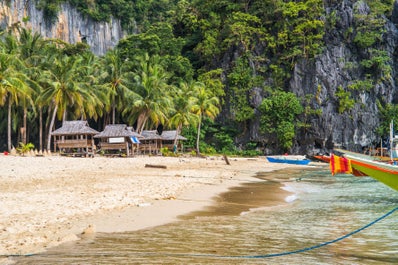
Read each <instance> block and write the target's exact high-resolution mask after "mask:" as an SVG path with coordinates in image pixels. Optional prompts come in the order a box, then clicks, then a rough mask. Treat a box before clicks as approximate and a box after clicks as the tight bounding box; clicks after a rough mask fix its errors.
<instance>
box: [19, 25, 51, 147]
mask: <svg viewBox="0 0 398 265" xmlns="http://www.w3.org/2000/svg"><path fill="white" fill-rule="evenodd" d="M18 36H19V38H18V55H19V58H20V60H21V61H22V62H23V64H24V66H25V67H24V68H23V69H22V70H23V72H24V73H25V75H26V76H27V77H28V79H27V85H28V86H29V87H30V89H31V90H32V95H27V96H24V97H22V98H21V104H22V108H23V125H22V128H23V130H22V143H23V144H26V141H27V136H26V135H27V114H28V108H29V107H32V110H33V111H34V112H36V111H35V104H34V100H35V98H34V95H35V94H39V93H40V90H41V87H40V85H39V80H40V76H41V74H40V65H41V62H42V60H43V56H42V55H43V50H44V48H45V44H46V41H44V40H43V38H42V37H41V35H40V34H39V33H32V31H31V30H28V29H25V28H18ZM41 141H42V137H41V127H40V148H42V142H41Z"/></svg>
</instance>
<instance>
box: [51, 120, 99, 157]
mask: <svg viewBox="0 0 398 265" xmlns="http://www.w3.org/2000/svg"><path fill="white" fill-rule="evenodd" d="M97 133H98V131H96V130H94V129H92V128H90V126H88V123H87V121H82V120H80V121H64V122H63V123H62V126H61V127H60V128H58V129H56V130H55V131H53V132H51V135H52V136H54V138H55V140H54V152H56V149H57V148H58V149H59V150H63V151H65V152H66V153H73V154H77V153H80V154H84V155H86V156H87V155H93V154H94V151H95V148H94V141H93V136H94V135H96V134H97Z"/></svg>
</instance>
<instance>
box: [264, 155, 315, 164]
mask: <svg viewBox="0 0 398 265" xmlns="http://www.w3.org/2000/svg"><path fill="white" fill-rule="evenodd" d="M267 160H268V162H271V163H285V164H293V165H308V164H309V163H310V162H311V160H309V159H293V158H289V157H288V156H286V157H270V156H267Z"/></svg>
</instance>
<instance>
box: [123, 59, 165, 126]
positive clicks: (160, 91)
mask: <svg viewBox="0 0 398 265" xmlns="http://www.w3.org/2000/svg"><path fill="white" fill-rule="evenodd" d="M138 60H139V61H140V64H139V68H138V69H137V70H136V75H135V78H134V81H135V83H134V87H133V90H134V94H132V97H131V98H130V100H131V103H130V104H127V105H126V108H125V111H124V112H123V113H124V114H127V115H129V119H130V120H131V121H133V120H136V121H137V132H138V133H141V132H142V131H143V130H144V128H145V126H146V124H147V122H148V121H150V122H152V124H154V125H159V124H165V123H166V121H167V116H168V113H169V112H170V110H171V108H172V100H171V96H170V90H172V87H171V86H170V85H168V84H167V81H168V78H169V76H168V74H167V73H166V72H165V71H164V69H163V68H162V66H161V65H160V63H159V57H157V56H156V57H153V58H149V56H148V55H145V56H143V57H139V58H138Z"/></svg>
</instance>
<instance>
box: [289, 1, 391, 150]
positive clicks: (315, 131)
mask: <svg viewBox="0 0 398 265" xmlns="http://www.w3.org/2000/svg"><path fill="white" fill-rule="evenodd" d="M331 2H333V1H331ZM337 2H339V3H335V4H332V5H330V6H328V7H327V9H326V10H327V11H329V12H332V11H334V12H335V14H336V17H337V19H336V21H337V23H336V25H335V27H334V28H332V29H329V30H328V31H327V32H326V35H325V45H326V47H325V49H324V52H323V53H322V54H321V55H320V56H318V57H317V58H316V59H315V60H314V61H310V62H309V61H302V62H300V63H299V64H297V65H296V67H295V69H294V74H293V78H292V80H291V82H290V90H291V91H293V92H295V93H296V94H297V95H299V96H304V95H305V94H312V95H317V98H316V99H314V100H313V102H312V105H313V108H320V109H322V114H321V115H320V116H319V117H313V119H312V120H311V121H310V122H311V129H309V130H306V131H302V132H301V134H300V135H298V137H297V143H298V144H297V150H296V151H298V150H300V151H301V152H303V151H307V152H308V151H310V150H311V149H313V148H314V149H315V150H317V149H318V148H323V147H325V145H326V142H327V140H329V141H330V142H333V143H334V144H335V145H341V146H344V147H345V148H350V149H355V150H357V151H359V150H360V149H362V148H364V147H369V146H370V145H371V144H374V143H377V142H380V139H379V138H378V136H377V135H376V134H375V128H377V127H378V126H379V122H380V121H379V116H378V112H379V110H378V108H377V104H376V102H377V100H381V102H385V103H395V104H396V103H397V102H396V100H394V99H396V97H397V88H398V87H397V83H396V78H397V72H398V67H397V65H396V59H395V52H396V49H397V47H398V30H397V28H396V26H395V24H394V23H393V22H392V21H390V20H388V19H386V18H385V24H384V33H383V34H382V40H381V41H380V42H379V43H378V45H377V47H376V48H377V50H379V51H385V52H386V53H387V55H388V57H389V58H390V60H389V62H388V65H389V67H391V74H390V75H384V76H382V77H381V78H379V79H378V80H373V81H374V83H373V87H372V89H370V90H358V91H352V92H351V93H352V98H353V99H355V101H356V102H357V103H356V104H355V106H354V107H353V108H352V109H350V110H348V111H345V112H343V113H339V111H338V99H337V97H336V91H337V89H338V87H342V88H347V87H349V86H350V85H352V84H353V83H354V82H355V81H356V80H364V78H365V77H366V72H365V71H364V69H363V67H361V61H362V60H363V59H364V56H366V52H365V51H364V50H361V49H358V47H357V46H355V45H354V44H353V41H352V39H350V38H347V34H346V33H347V32H349V30H350V29H352V28H353V27H355V25H354V24H355V22H354V12H357V13H360V14H367V13H368V12H369V8H368V7H367V6H366V5H365V4H364V3H363V2H362V1H348V0H344V1H337ZM396 6H397V2H396ZM354 10H355V11H354ZM395 12H396V11H395Z"/></svg>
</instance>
